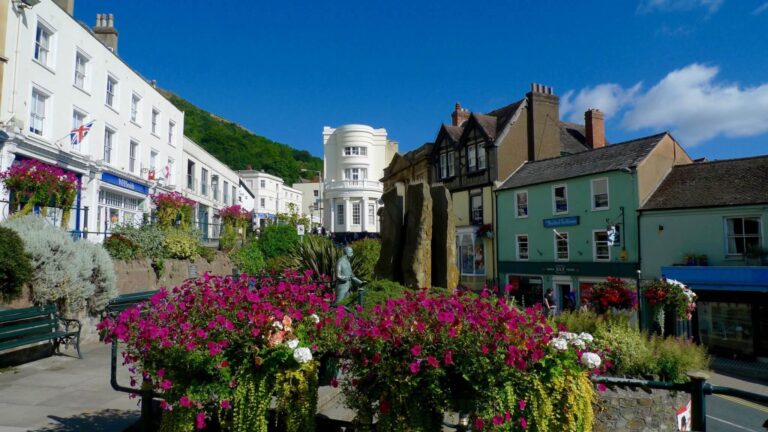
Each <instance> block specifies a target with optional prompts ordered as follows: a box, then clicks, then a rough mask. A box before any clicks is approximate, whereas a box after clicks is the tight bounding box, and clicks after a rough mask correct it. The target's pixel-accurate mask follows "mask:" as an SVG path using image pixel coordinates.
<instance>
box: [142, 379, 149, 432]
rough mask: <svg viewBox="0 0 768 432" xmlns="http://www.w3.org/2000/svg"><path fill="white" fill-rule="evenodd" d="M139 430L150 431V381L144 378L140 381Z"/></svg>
mask: <svg viewBox="0 0 768 432" xmlns="http://www.w3.org/2000/svg"><path fill="white" fill-rule="evenodd" d="M141 430H142V431H144V432H151V431H152V381H150V380H148V379H146V378H145V379H144V381H143V382H142V383H141Z"/></svg>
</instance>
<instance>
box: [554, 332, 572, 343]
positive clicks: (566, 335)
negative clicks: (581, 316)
mask: <svg viewBox="0 0 768 432" xmlns="http://www.w3.org/2000/svg"><path fill="white" fill-rule="evenodd" d="M557 336H558V337H560V338H563V339H565V340H567V341H569V340H571V339H576V333H571V332H560V333H558V335H557Z"/></svg>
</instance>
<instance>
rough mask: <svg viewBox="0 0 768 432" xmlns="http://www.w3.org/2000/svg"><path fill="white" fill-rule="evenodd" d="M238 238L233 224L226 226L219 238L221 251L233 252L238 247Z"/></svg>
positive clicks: (222, 228) (223, 227)
mask: <svg viewBox="0 0 768 432" xmlns="http://www.w3.org/2000/svg"><path fill="white" fill-rule="evenodd" d="M237 237H238V236H237V233H236V232H235V227H234V226H232V225H231V224H224V225H223V226H222V227H221V235H220V236H219V249H221V250H223V251H226V252H228V251H231V250H232V249H234V248H235V246H236V245H237Z"/></svg>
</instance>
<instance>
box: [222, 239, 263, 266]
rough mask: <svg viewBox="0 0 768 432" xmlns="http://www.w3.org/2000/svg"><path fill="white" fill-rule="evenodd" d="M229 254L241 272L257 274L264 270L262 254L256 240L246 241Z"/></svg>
mask: <svg viewBox="0 0 768 432" xmlns="http://www.w3.org/2000/svg"><path fill="white" fill-rule="evenodd" d="M229 256H230V258H231V259H232V262H233V263H234V264H235V265H236V266H237V269H238V271H240V272H241V273H246V274H249V275H258V274H259V273H261V271H262V270H264V266H265V262H264V255H263V254H262V253H261V248H260V247H259V243H258V242H257V241H256V240H253V239H252V240H250V241H248V242H247V243H245V244H244V245H243V247H241V248H240V249H237V250H236V251H234V252H233V253H231V254H230V255H229Z"/></svg>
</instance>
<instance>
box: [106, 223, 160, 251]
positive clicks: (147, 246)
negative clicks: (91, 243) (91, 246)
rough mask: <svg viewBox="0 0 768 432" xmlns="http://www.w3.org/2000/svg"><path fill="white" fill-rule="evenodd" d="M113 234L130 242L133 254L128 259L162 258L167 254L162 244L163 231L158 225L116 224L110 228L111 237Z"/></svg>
mask: <svg viewBox="0 0 768 432" xmlns="http://www.w3.org/2000/svg"><path fill="white" fill-rule="evenodd" d="M115 235H120V236H121V237H123V238H125V239H127V240H129V241H130V242H131V243H132V246H133V248H134V250H135V254H134V256H133V257H131V258H129V259H135V258H152V259H154V258H164V257H166V255H167V254H166V250H165V244H164V242H165V232H164V231H163V230H162V229H161V228H160V227H159V226H158V225H151V224H147V225H141V226H138V227H137V226H133V225H123V226H117V227H115V228H114V229H113V230H112V237H114V236H115ZM112 237H110V238H112ZM107 250H108V251H109V252H110V255H112V251H111V250H110V249H109V248H108V249H107ZM112 257H113V258H115V259H124V258H119V257H117V256H115V255H112Z"/></svg>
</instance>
